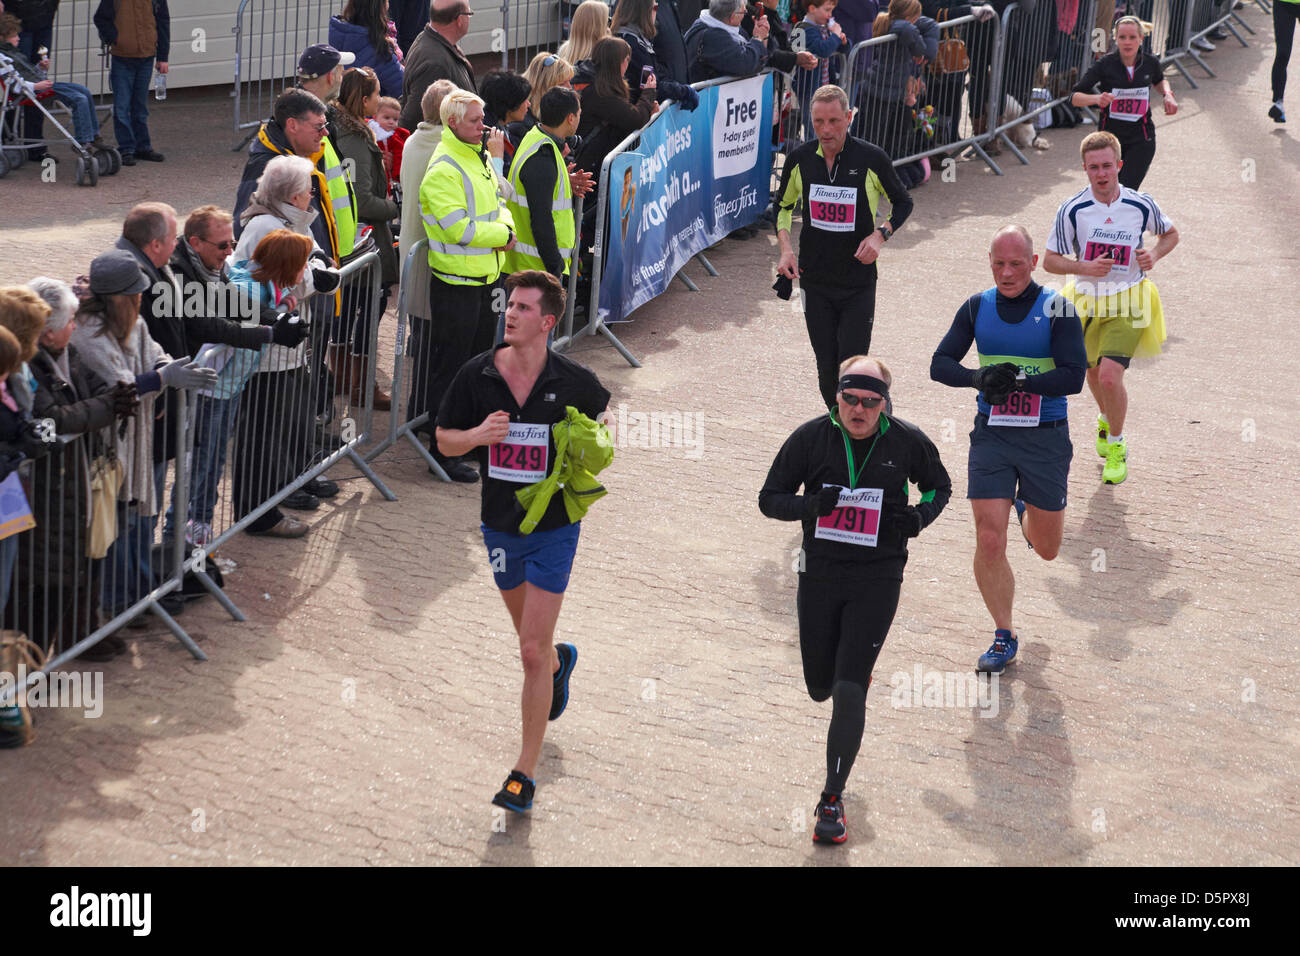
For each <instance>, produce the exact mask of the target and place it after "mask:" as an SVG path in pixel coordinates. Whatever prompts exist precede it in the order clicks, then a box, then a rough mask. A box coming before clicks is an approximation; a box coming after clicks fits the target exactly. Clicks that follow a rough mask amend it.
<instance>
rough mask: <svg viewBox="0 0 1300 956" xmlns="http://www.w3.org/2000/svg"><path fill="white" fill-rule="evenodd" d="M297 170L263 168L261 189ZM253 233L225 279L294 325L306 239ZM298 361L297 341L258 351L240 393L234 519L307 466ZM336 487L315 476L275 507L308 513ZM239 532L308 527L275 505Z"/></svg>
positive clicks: (291, 534)
mask: <svg viewBox="0 0 1300 956" xmlns="http://www.w3.org/2000/svg"><path fill="white" fill-rule="evenodd" d="M296 174H297V171H296V170H293V169H285V168H284V167H276V168H274V169H273V168H272V167H270V166H268V167H267V173H266V178H268V179H271V180H279V182H263V183H262V184H261V185H260V186H259V190H265V191H266V192H267V194H268V195H274V194H277V193H278V194H281V195H282V194H283V192H285V191H286V190H287V188H292V187H286V186H285V185H284V183H289V182H292V181H293V179H294V178H295V175H296ZM258 218H260V217H258ZM258 225H259V226H260V225H261V224H260V223H259V224H258ZM258 231H261V230H260V229H255V228H254V227H253V226H252V224H251V223H250V228H249V229H248V230H246V231H245V234H244V237H241V239H240V248H241V249H243V248H245V247H251V249H252V257H251V258H244V257H242V256H241V255H240V250H236V255H235V260H236V261H234V262H232V263H231V264H230V265H229V266H228V269H229V272H230V277H231V280H232V281H233V282H235V283H237V284H239V285H240V286H241V287H242V288H243V289H244V290H245V291H246V292H247V293H248V295H249V296H250V297H251V298H253V299H254V300H255V301H257V302H258V303H259V304H261V305H265V306H267V307H270V308H273V309H275V310H276V311H277V312H280V313H283V314H284V315H286V316H289V317H290V318H289V321H291V322H292V321H293V316H294V315H295V314H296V313H297V312H298V306H299V303H300V302H301V301H302V297H303V295H304V294H305V292H306V288H307V283H308V281H309V277H310V275H311V259H310V257H311V255H312V252H313V249H314V247H313V244H312V239H311V237H310V236H307V235H304V234H303V233H301V232H299V231H296V230H293V229H272V230H271V231H270V232H269V233H266V234H265V236H264V237H263V238H262V239H261V240H259V241H258V242H257V244H256V245H255V246H253V245H252V243H251V242H245V239H246V238H248V237H251V236H252V235H254V234H255V233H256V232H258ZM304 362H305V357H304V355H303V347H302V346H301V345H299V346H298V347H297V348H281V347H279V346H271V347H269V348H266V349H263V350H262V356H261V361H260V363H259V365H258V369H257V372H256V373H255V374H254V375H253V376H252V377H251V378H249V379H248V382H247V385H246V386H245V389H244V393H243V395H242V396H241V398H240V402H239V410H238V418H237V423H236V426H235V448H234V457H233V461H234V466H233V471H234V474H233V476H232V481H231V491H232V493H233V496H234V506H235V514H236V516H237V517H238V518H240V519H242V518H243V517H244V516H245V515H247V514H248V513H249V512H251V511H253V510H254V509H256V508H257V507H258V506H259V505H261V504H262V502H264V501H266V500H267V499H268V498H270V497H271V496H272V495H274V494H276V493H277V492H278V491H279V490H280V489H281V488H283V487H285V486H286V485H288V484H289V483H290V482H291V481H293V480H294V478H296V477H297V476H298V475H299V474H301V473H302V472H303V471H304V470H305V469H306V467H307V463H308V458H309V455H308V449H307V444H308V439H307V435H308V434H309V430H310V428H311V412H310V406H309V404H308V400H307V391H308V383H307V381H306V377H305V370H304V368H303V365H304ZM338 492H339V487H338V485H337V484H336V483H335V482H332V481H329V480H327V479H322V478H316V479H313V480H312V481H309V482H307V483H306V484H305V485H304V486H303V487H302V488H300V489H299V490H298V491H295V492H293V493H292V494H290V495H288V496H287V497H285V498H284V499H283V501H281V502H280V504H281V505H283V506H284V507H285V508H297V509H300V510H303V511H314V510H316V508H318V507H319V506H320V500H319V499H321V498H333V497H334V496H335V495H337V494H338ZM244 530H245V531H246V532H247V533H248V534H251V535H268V536H270V537H276V538H300V537H302V536H303V535H304V534H306V533H307V526H306V525H305V524H303V523H302V522H300V521H298V520H297V519H295V518H290V517H289V516H287V515H285V514H284V513H283V512H281V511H280V509H279V508H278V507H276V508H272V509H270V510H269V511H267V512H266V513H265V514H263V515H262V516H261V517H259V518H257V519H255V520H254V521H253V522H252V523H251V524H249V525H248V527H246V528H245V529H244Z"/></svg>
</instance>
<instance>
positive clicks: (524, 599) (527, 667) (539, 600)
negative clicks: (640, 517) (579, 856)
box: [436, 271, 613, 813]
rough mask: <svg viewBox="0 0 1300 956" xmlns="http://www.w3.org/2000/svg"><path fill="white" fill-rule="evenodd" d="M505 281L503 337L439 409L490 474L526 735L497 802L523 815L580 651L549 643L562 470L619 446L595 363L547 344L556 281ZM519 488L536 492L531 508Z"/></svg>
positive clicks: (487, 481)
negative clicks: (607, 425) (608, 423)
mask: <svg viewBox="0 0 1300 956" xmlns="http://www.w3.org/2000/svg"><path fill="white" fill-rule="evenodd" d="M506 290H507V292H508V293H509V296H510V298H509V302H508V304H507V306H506V324H505V341H504V342H503V343H502V344H500V345H498V346H496V347H495V348H493V349H489V350H488V351H486V352H483V353H482V354H480V355H477V356H475V357H474V358H472V359H470V360H469V361H468V362H466V363H465V365H464V366H462V367H461V369H460V371H459V372H457V373H456V376H455V377H454V378H453V379H452V381H451V384H450V386H449V387H448V389H447V392H446V395H445V396H444V397H443V400H442V405H441V407H440V408H439V409H438V417H437V432H436V441H437V446H438V449H439V450H440V451H441V452H442V454H444V455H446V456H448V457H456V456H458V455H463V454H465V453H466V452H469V451H474V452H476V454H477V455H478V459H479V468H480V471H481V472H482V474H483V499H482V500H483V504H482V510H481V517H482V531H483V543H484V545H485V547H486V549H487V553H488V561H489V563H490V565H491V568H492V574H493V577H494V578H495V579H496V585H497V587H498V588H499V589H500V591H501V597H502V599H503V600H504V601H505V603H506V608H507V609H508V610H509V611H510V617H511V619H512V620H513V622H514V625H515V631H516V633H517V634H518V636H519V655H520V658H521V660H522V663H523V670H524V688H523V695H522V701H521V705H522V712H523V734H522V736H523V742H522V745H521V747H520V751H519V758H518V759H517V760H516V761H515V765H514V767H513V769H511V771H510V775H509V776H508V777H507V778H506V782H505V784H504V785H503V786H502V788H501V790H500V792H498V793H497V795H496V796H495V797H494V798H493V799H492V802H493V803H495V804H496V805H497V806H500V807H505V808H506V809H508V810H512V811H514V812H516V813H522V812H524V811H525V810H528V809H529V808H530V807H532V805H533V794H534V792H535V790H536V787H537V784H536V782H535V780H534V778H535V775H536V770H537V761H538V759H539V758H540V756H541V750H542V740H543V738H544V737H545V735H546V722H547V720H548V719H549V720H555V719H556V718H557V717H559V716H560V714H562V713H563V712H564V709H565V706H566V705H567V704H568V700H569V676H570V675H571V674H572V673H573V666H574V664H575V663H576V661H577V659H578V651H577V648H575V647H574V646H573V645H572V644H560V645H558V646H553V644H552V640H553V638H554V634H555V626H556V622H557V621H558V620H559V616H560V606H561V604H562V603H563V601H564V592H565V589H566V588H567V587H568V584H569V573H570V571H571V570H572V568H573V559H574V555H575V554H576V552H577V548H578V534H579V530H580V528H581V523H580V521H579V520H578V518H580V517H581V513H580V512H575V511H574V510H571V504H572V503H573V502H571V498H572V496H571V495H570V494H569V493H568V492H569V489H568V487H567V486H566V488H565V493H564V494H559V495H557V494H555V493H554V492H555V485H557V484H558V483H559V482H560V481H564V480H566V476H565V473H566V471H567V472H568V480H573V479H574V477H575V474H574V467H575V465H576V466H578V467H579V469H580V470H585V471H587V472H588V473H591V472H594V471H599V470H600V468H599V467H595V466H600V467H603V466H604V464H607V463H608V459H609V457H610V456H612V451H613V449H612V442H611V441H610V439H609V436H608V433H607V432H605V431H604V425H597V424H596V423H597V421H599V420H601V419H603V418H604V416H605V411H606V409H607V408H608V407H609V392H608V391H606V390H605V388H604V386H602V385H601V384H600V381H599V379H597V378H596V376H595V375H593V374H592V373H591V371H590V370H589V369H586V368H584V367H583V366H581V365H579V364H578V363H577V362H575V361H573V360H572V359H570V358H567V357H565V356H563V355H560V354H558V353H556V352H552V351H551V350H550V349H549V348H548V347H547V344H546V338H547V335H548V333H550V331H551V330H552V329H554V328H555V323H556V321H558V317H559V316H561V315H563V314H564V289H563V287H562V286H561V285H560V280H559V279H557V278H556V277H555V276H553V275H551V274H550V273H547V272H541V271H529V272H518V273H515V274H514V275H512V276H510V278H509V279H507V280H506ZM586 420H590V426H588V425H587V424H586ZM552 463H554V465H555V467H554V469H553V468H552ZM592 482H594V478H593V479H590V480H588V479H587V478H586V476H585V475H581V474H579V475H578V476H577V480H576V484H575V488H574V490H575V491H582V490H588V491H590V490H592V489H591V483H592ZM523 486H527V487H526V488H524V487H523ZM521 488H522V489H523V490H524V491H525V492H529V493H531V495H532V496H533V497H532V500H531V501H530V502H529V505H530V508H529V511H528V513H527V515H525V513H524V505H523V504H522V503H521V501H522V499H523V497H525V496H521V495H519V492H520V490H521ZM548 489H549V494H548V493H547V492H548ZM593 497H594V496H593ZM521 519H524V521H523V524H522V525H521ZM521 529H522V531H523V533H521Z"/></svg>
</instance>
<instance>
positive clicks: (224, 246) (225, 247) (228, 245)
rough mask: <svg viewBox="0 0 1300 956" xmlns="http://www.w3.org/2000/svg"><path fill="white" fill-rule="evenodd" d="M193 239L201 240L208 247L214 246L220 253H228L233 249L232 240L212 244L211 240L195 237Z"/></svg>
mask: <svg viewBox="0 0 1300 956" xmlns="http://www.w3.org/2000/svg"><path fill="white" fill-rule="evenodd" d="M195 238H197V239H201V240H202V241H203V242H206V243H207V244H208V245H210V246H216V247H217V248H218V249H220V250H221V251H222V252H229V251H230V250H231V249H233V248H235V243H234V240H232V239H227V240H226V241H225V242H213V241H212V240H211V239H203V237H202V236H196V237H195Z"/></svg>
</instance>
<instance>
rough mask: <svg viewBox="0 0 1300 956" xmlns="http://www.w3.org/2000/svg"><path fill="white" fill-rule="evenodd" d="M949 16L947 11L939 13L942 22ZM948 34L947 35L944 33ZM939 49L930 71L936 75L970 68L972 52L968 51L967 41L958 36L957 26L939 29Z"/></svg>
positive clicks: (961, 71) (964, 70)
mask: <svg viewBox="0 0 1300 956" xmlns="http://www.w3.org/2000/svg"><path fill="white" fill-rule="evenodd" d="M947 18H948V14H947V12H946V11H945V12H943V13H941V14H940V15H939V22H940V23H942V22H943V21H944V20H946V19H947ZM945 33H946V34H947V36H946V37H945V36H944V34H945ZM939 37H940V39H939V50H938V52H937V53H935V55H934V62H932V63H931V64H930V72H931V73H933V74H935V75H936V76H942V75H944V74H945V73H964V72H966V71H967V70H968V69H970V54H969V53H967V52H966V41H965V40H962V39H961V38H959V37H958V36H957V29H956V27H949V28H948V29H947V30H940V31H939Z"/></svg>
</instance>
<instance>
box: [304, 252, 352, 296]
mask: <svg viewBox="0 0 1300 956" xmlns="http://www.w3.org/2000/svg"><path fill="white" fill-rule="evenodd" d="M307 264H308V265H310V266H311V281H312V285H314V286H315V287H316V291H317V292H323V293H325V294H326V295H329V294H330V293H331V292H335V291H336V290H337V289H338V287H339V283H340V282H342V281H343V280H342V279H341V278H340V277H339V270H338V269H335V268H333V267H331V266H330V264H329V263H328V262H326V261H325V260H324V259H322V258H321V257H320V256H313V257H312V258H311V259H309V260H308V262H307Z"/></svg>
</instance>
